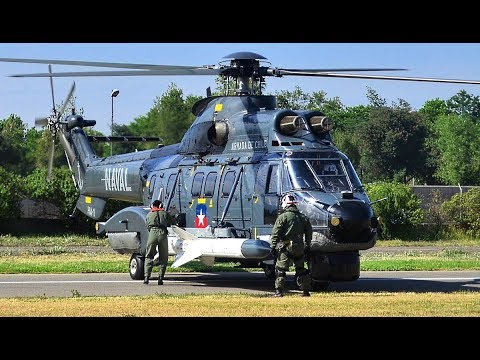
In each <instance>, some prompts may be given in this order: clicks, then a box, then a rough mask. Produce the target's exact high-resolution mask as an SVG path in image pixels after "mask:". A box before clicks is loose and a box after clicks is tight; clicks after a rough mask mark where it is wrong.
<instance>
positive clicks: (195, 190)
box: [192, 172, 205, 197]
mask: <svg viewBox="0 0 480 360" xmlns="http://www.w3.org/2000/svg"><path fill="white" fill-rule="evenodd" d="M204 177H205V174H204V173H203V172H199V173H196V174H195V176H194V178H193V182H192V196H193V197H195V196H196V197H199V196H200V195H201V191H202V185H203V178H204Z"/></svg>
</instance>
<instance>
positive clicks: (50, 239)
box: [0, 234, 110, 247]
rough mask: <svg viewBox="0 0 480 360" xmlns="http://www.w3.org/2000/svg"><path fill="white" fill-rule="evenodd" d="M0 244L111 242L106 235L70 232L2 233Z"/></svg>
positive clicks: (84, 243) (64, 244)
mask: <svg viewBox="0 0 480 360" xmlns="http://www.w3.org/2000/svg"><path fill="white" fill-rule="evenodd" d="M0 246H58V247H62V246H107V247H109V246H110V244H109V242H108V239H107V238H104V237H88V236H84V235H76V234H68V235H64V236H21V237H19V236H13V235H0Z"/></svg>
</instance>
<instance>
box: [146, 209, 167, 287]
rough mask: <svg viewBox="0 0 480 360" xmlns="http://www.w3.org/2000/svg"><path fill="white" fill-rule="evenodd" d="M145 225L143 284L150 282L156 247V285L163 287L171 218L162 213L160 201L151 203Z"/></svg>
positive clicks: (164, 212)
mask: <svg viewBox="0 0 480 360" xmlns="http://www.w3.org/2000/svg"><path fill="white" fill-rule="evenodd" d="M146 223H147V227H148V240H147V250H146V253H145V268H144V274H145V279H144V280H143V283H144V284H148V283H149V281H150V275H151V273H152V268H153V258H154V256H155V253H156V252H157V250H156V248H157V246H158V255H159V256H158V260H159V261H158V264H159V265H158V285H163V277H164V276H165V270H166V269H167V261H168V237H167V236H168V230H167V227H168V226H170V225H172V224H173V218H172V216H171V215H170V214H169V213H168V212H166V211H164V209H163V204H162V202H161V201H160V200H155V201H154V202H153V203H152V206H151V211H150V212H149V213H148V214H147V218H146Z"/></svg>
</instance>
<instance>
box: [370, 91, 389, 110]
mask: <svg viewBox="0 0 480 360" xmlns="http://www.w3.org/2000/svg"><path fill="white" fill-rule="evenodd" d="M367 99H368V102H369V105H370V106H371V107H378V108H381V107H385V106H387V100H385V99H384V98H381V97H380V95H378V93H377V91H376V90H374V89H372V88H371V87H367Z"/></svg>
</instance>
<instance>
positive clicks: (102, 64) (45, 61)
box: [0, 58, 199, 70]
mask: <svg viewBox="0 0 480 360" xmlns="http://www.w3.org/2000/svg"><path fill="white" fill-rule="evenodd" d="M0 61H1V62H19V63H30V64H58V65H73V66H94V67H110V68H123V69H143V70H162V69H173V70H175V69H197V68H199V66H198V65H197V66H184V65H155V64H130V63H116V62H102V61H72V60H51V59H19V58H0Z"/></svg>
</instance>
